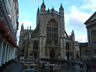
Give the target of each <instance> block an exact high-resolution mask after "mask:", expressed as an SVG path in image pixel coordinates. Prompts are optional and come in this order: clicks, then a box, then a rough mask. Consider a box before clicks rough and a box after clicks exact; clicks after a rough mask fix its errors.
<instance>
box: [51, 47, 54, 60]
mask: <svg viewBox="0 0 96 72" xmlns="http://www.w3.org/2000/svg"><path fill="white" fill-rule="evenodd" d="M50 59H55V51H54V50H53V49H52V50H51V51H50Z"/></svg>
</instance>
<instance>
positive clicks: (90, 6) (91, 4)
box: [81, 0, 96, 12]
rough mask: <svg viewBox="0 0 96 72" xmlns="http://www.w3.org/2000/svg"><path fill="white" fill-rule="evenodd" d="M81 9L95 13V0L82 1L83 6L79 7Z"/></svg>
mask: <svg viewBox="0 0 96 72" xmlns="http://www.w3.org/2000/svg"><path fill="white" fill-rule="evenodd" d="M81 8H82V9H87V10H90V11H92V12H94V11H96V0H84V4H83V5H82V6H81Z"/></svg>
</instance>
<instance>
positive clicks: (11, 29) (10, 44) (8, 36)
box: [0, 0, 18, 67]
mask: <svg viewBox="0 0 96 72" xmlns="http://www.w3.org/2000/svg"><path fill="white" fill-rule="evenodd" d="M17 29H18V1H17V0H0V67H2V66H3V65H6V64H7V63H9V62H10V61H12V60H15V58H16V49H17V44H16V33H17Z"/></svg>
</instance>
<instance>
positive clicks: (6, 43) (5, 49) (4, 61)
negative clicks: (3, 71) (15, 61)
mask: <svg viewBox="0 0 96 72" xmlns="http://www.w3.org/2000/svg"><path fill="white" fill-rule="evenodd" d="M7 45H8V43H6V46H5V55H4V57H5V58H4V64H5V63H6V59H7V47H8V46H7Z"/></svg>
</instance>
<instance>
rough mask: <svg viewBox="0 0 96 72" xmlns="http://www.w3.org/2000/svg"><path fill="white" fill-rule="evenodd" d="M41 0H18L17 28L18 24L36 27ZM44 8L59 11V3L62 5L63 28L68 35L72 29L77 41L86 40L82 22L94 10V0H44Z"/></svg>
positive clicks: (95, 7)
mask: <svg viewBox="0 0 96 72" xmlns="http://www.w3.org/2000/svg"><path fill="white" fill-rule="evenodd" d="M42 2H43V0H18V3H19V30H18V34H17V37H19V35H20V26H21V24H23V25H24V28H29V27H30V26H31V28H32V29H35V27H36V13H37V9H38V7H39V8H41V4H42ZM44 3H45V5H46V10H48V8H49V9H52V7H53V8H54V9H55V10H56V11H59V8H60V5H61V4H62V5H63V7H64V17H65V19H64V20H65V30H66V32H67V33H68V35H70V34H71V32H72V30H74V33H75V40H76V41H78V42H87V41H88V40H87V29H86V26H85V25H84V22H86V20H88V18H89V17H90V16H91V15H92V14H93V13H94V12H95V11H96V1H95V0H44Z"/></svg>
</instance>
